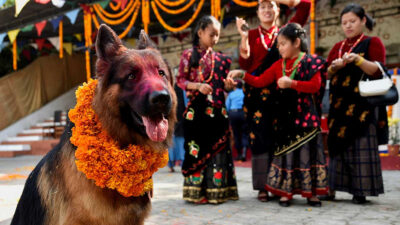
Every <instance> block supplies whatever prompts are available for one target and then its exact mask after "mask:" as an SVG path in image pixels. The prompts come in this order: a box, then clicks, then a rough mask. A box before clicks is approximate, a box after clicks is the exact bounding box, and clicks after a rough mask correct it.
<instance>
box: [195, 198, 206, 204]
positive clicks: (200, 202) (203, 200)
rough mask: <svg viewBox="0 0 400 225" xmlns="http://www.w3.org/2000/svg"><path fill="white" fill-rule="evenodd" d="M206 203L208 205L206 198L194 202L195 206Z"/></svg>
mask: <svg viewBox="0 0 400 225" xmlns="http://www.w3.org/2000/svg"><path fill="white" fill-rule="evenodd" d="M207 203H208V200H207V198H206V197H204V198H202V199H201V200H200V201H197V202H195V204H198V205H203V204H207Z"/></svg>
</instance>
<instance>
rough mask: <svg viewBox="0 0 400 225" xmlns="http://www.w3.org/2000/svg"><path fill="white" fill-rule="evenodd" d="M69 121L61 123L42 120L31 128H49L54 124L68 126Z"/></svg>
mask: <svg viewBox="0 0 400 225" xmlns="http://www.w3.org/2000/svg"><path fill="white" fill-rule="evenodd" d="M66 125H67V122H66V121H62V122H61V123H54V122H41V123H37V124H36V125H34V126H32V127H31V129H40V128H49V127H54V126H66Z"/></svg>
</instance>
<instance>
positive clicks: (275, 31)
mask: <svg viewBox="0 0 400 225" xmlns="http://www.w3.org/2000/svg"><path fill="white" fill-rule="evenodd" d="M258 33H260V38H261V43H262V45H263V46H264V48H265V50H267V51H271V47H272V46H273V45H274V42H275V39H276V37H277V36H278V28H277V27H274V29H273V30H272V31H271V33H267V34H268V38H269V39H270V40H271V46H268V45H267V44H266V43H265V38H264V34H263V33H262V31H261V26H259V27H258Z"/></svg>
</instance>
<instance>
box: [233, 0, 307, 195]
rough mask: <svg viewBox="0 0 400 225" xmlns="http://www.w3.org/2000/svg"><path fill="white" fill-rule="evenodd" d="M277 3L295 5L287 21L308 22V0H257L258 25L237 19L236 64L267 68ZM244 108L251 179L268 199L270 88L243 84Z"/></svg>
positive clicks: (254, 70)
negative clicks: (237, 47) (250, 24)
mask: <svg viewBox="0 0 400 225" xmlns="http://www.w3.org/2000/svg"><path fill="white" fill-rule="evenodd" d="M279 4H284V5H287V6H289V7H296V14H295V15H294V16H293V18H292V19H291V20H290V21H289V22H295V23H299V24H301V25H302V26H303V25H304V24H305V23H306V22H307V20H308V16H309V13H310V6H311V3H310V0H278V1H269V0H259V5H258V8H257V16H258V18H259V20H260V25H259V26H258V27H257V28H255V29H252V30H249V31H247V29H245V30H243V29H242V27H243V26H245V24H246V21H245V20H243V19H237V20H236V25H237V29H238V32H239V33H240V36H241V37H242V39H241V44H240V58H239V64H240V67H241V68H242V69H243V70H246V72H248V73H249V74H252V75H254V76H259V75H260V74H261V73H262V72H263V71H265V70H266V69H268V68H269V67H270V66H271V65H272V64H273V63H274V62H276V61H277V60H278V59H279V58H280V56H279V52H278V49H277V48H276V37H277V34H278V31H279V28H278V24H277V18H278V17H279V13H280V8H279ZM243 91H244V93H245V98H244V106H243V111H244V112H245V113H246V122H247V124H248V126H249V131H250V134H249V137H250V149H251V151H252V179H253V189H254V190H258V191H259V193H258V199H259V200H260V201H263V202H266V201H268V194H267V192H266V190H265V183H266V178H267V171H268V169H269V165H270V162H271V159H272V155H271V154H272V151H271V149H272V140H271V138H270V137H271V133H272V125H271V123H270V122H269V119H268V118H269V114H268V111H267V110H266V109H267V108H270V106H269V104H270V103H271V96H270V95H271V91H273V90H271V88H270V87H263V88H255V87H252V86H249V85H247V84H246V85H245V86H244V89H243Z"/></svg>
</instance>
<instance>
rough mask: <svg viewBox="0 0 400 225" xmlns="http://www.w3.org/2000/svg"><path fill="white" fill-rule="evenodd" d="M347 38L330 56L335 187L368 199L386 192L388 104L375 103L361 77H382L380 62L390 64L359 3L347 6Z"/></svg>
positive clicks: (355, 198)
mask: <svg viewBox="0 0 400 225" xmlns="http://www.w3.org/2000/svg"><path fill="white" fill-rule="evenodd" d="M340 20H341V26H342V29H343V32H344V34H345V36H346V39H345V40H343V41H340V42H338V43H336V44H335V46H334V47H333V48H332V50H331V51H330V53H329V56H328V63H329V64H330V66H329V68H328V74H329V77H330V87H329V93H330V94H329V100H330V107H329V119H328V125H329V135H328V149H329V155H330V163H329V176H328V177H329V187H330V190H331V192H330V195H329V196H326V197H325V198H326V199H327V200H329V199H334V197H335V192H334V191H335V190H336V191H345V192H349V193H350V194H352V195H353V202H354V203H356V204H363V203H365V202H367V200H366V196H378V195H379V194H382V193H383V181H382V171H381V164H380V159H379V152H378V145H379V144H386V143H385V140H386V141H387V136H386V135H387V124H388V123H387V113H386V107H385V106H383V107H373V106H371V105H370V104H369V103H368V102H367V100H366V98H364V97H361V96H360V93H359V90H358V82H359V81H360V80H361V79H362V77H364V78H367V77H369V78H380V77H381V76H382V74H381V72H380V70H379V68H378V66H377V64H376V63H375V61H376V62H379V63H381V64H382V65H383V64H384V63H385V54H386V53H385V47H384V46H383V44H382V41H381V40H380V39H379V38H378V37H367V36H366V35H365V34H364V32H363V30H364V28H365V27H366V28H368V29H369V30H372V28H373V26H374V21H373V19H372V18H371V17H369V16H368V15H367V14H366V13H365V10H364V9H363V8H362V7H361V6H360V5H358V4H349V5H347V6H346V7H345V8H344V9H343V11H342V12H341V14H340Z"/></svg>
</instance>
